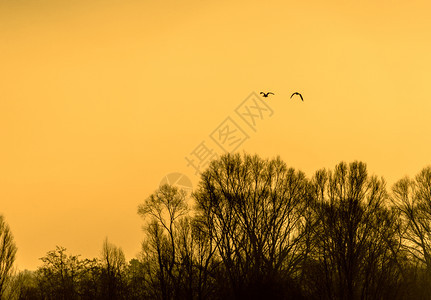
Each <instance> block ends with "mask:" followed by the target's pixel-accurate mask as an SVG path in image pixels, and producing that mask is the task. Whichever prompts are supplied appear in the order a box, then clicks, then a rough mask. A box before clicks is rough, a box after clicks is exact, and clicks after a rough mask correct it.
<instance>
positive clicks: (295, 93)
mask: <svg viewBox="0 0 431 300" xmlns="http://www.w3.org/2000/svg"><path fill="white" fill-rule="evenodd" d="M295 95H298V96H299V97H301V100H302V101H304V98H302V95H301V94H300V93H298V92H294V93H293V94H292V96H290V99H292V97H293V96H295Z"/></svg>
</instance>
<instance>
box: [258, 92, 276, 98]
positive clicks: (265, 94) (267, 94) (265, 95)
mask: <svg viewBox="0 0 431 300" xmlns="http://www.w3.org/2000/svg"><path fill="white" fill-rule="evenodd" d="M260 94H261V95H263V96H264V97H265V98H267V97H268V96H269V94H272V95H275V94H274V93H272V92H268V93H264V92H260Z"/></svg>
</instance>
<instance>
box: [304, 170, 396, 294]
mask: <svg viewBox="0 0 431 300" xmlns="http://www.w3.org/2000/svg"><path fill="white" fill-rule="evenodd" d="M312 184H313V186H314V188H313V193H312V194H313V197H314V209H315V213H316V215H315V217H316V220H317V222H316V225H315V226H314V227H313V230H314V237H315V238H314V243H315V248H314V250H313V254H312V255H311V259H312V260H314V261H315V262H317V264H316V266H315V267H314V269H312V273H311V277H312V278H311V279H310V278H309V280H310V281H311V282H312V283H313V287H312V288H313V289H315V294H319V295H320V296H319V297H320V298H323V299H384V298H385V297H386V298H391V299H395V298H394V297H395V295H397V286H398V283H399V279H400V270H399V268H398V263H397V254H398V251H399V249H400V243H399V240H397V239H396V233H397V230H398V228H397V226H396V224H397V223H396V215H395V214H394V213H393V212H391V211H390V210H389V209H387V208H386V205H385V201H386V200H387V198H388V195H387V192H386V189H385V182H384V180H383V179H378V178H377V177H374V176H373V177H370V176H368V174H367V169H366V165H365V164H364V163H361V162H353V163H351V164H350V165H347V164H346V163H340V164H338V165H337V166H336V167H335V170H334V171H327V170H320V171H317V172H316V174H315V176H314V177H313V180H312ZM313 278H314V280H313Z"/></svg>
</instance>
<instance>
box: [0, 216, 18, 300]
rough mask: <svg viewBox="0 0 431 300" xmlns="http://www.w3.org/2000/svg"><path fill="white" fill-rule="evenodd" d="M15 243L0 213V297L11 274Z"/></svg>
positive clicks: (15, 249)
mask: <svg viewBox="0 0 431 300" xmlns="http://www.w3.org/2000/svg"><path fill="white" fill-rule="evenodd" d="M16 251H17V248H16V245H15V242H14V239H13V235H12V232H11V230H10V228H9V225H8V224H7V223H6V221H5V220H4V217H3V216H2V215H0V298H1V299H3V298H2V297H3V294H4V292H5V290H6V287H7V284H8V283H9V281H10V279H11V276H12V267H13V263H14V261H15V255H16Z"/></svg>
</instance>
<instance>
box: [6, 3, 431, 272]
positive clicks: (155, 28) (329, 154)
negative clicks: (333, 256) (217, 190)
mask: <svg viewBox="0 0 431 300" xmlns="http://www.w3.org/2000/svg"><path fill="white" fill-rule="evenodd" d="M430 11H431V4H430V2H429V1H415V0H413V1H405V0H403V1H397V0H396V1H376V0H366V1H275V0H268V1H250V0H248V1H191V0H185V1H153V0H142V1H120V0H118V1H112V0H104V1H102V0H95V1H79V0H76V1H48V0H45V1H42V0H40V1H37V0H27V1H12V0H2V1H0V214H2V215H4V217H5V219H6V222H7V223H8V224H9V225H10V227H11V230H12V233H13V235H14V237H15V241H16V244H17V247H18V253H17V259H16V266H17V267H18V268H19V269H36V268H37V266H39V265H41V261H40V260H39V258H40V257H43V256H44V255H45V254H46V252H47V251H49V250H53V249H55V246H56V245H59V246H64V247H66V248H67V249H68V252H69V253H71V254H81V255H82V256H83V257H88V258H92V257H97V256H99V254H100V251H101V248H102V243H103V240H104V239H105V237H108V239H109V241H110V242H112V243H113V244H115V245H117V246H120V247H122V249H123V250H124V252H125V255H126V259H127V260H130V259H131V258H133V257H135V256H136V255H137V253H138V252H139V251H140V243H141V241H142V239H143V232H142V230H141V226H142V224H143V220H142V219H141V218H140V217H139V216H138V214H137V206H138V205H139V204H140V203H142V202H143V201H144V200H145V198H146V197H148V196H149V195H150V194H151V193H152V192H154V190H155V189H156V188H157V187H158V185H159V183H160V181H161V180H162V179H163V178H164V177H165V176H166V175H167V174H169V173H171V172H180V173H183V174H185V175H186V176H188V177H189V178H190V179H191V181H192V183H193V185H194V186H196V185H197V183H198V179H199V178H198V176H196V175H195V170H194V169H193V168H192V167H191V166H190V165H188V163H187V160H186V159H185V158H186V157H189V158H190V157H192V156H193V153H194V151H195V150H197V149H198V147H199V145H201V146H202V142H204V143H205V144H204V145H206V146H207V147H208V149H211V150H212V151H213V153H218V154H221V153H222V150H220V147H219V148H217V146H218V145H217V144H216V142H215V139H213V138H214V137H215V138H217V136H218V137H220V135H217V134H218V133H219V132H218V131H217V130H218V129H221V128H227V127H223V126H225V125H226V123H225V122H234V123H230V126H232V124H236V125H237V127H238V128H237V130H238V131H237V133H238V132H243V136H248V138H247V139H246V140H244V141H243V143H242V144H241V145H240V146H238V147H237V148H236V149H235V151H239V152H243V151H246V152H247V153H251V154H254V153H257V154H259V155H260V156H261V157H263V158H273V157H275V156H277V155H280V157H281V158H282V159H283V160H284V161H285V162H286V163H287V164H288V165H289V166H291V167H294V168H296V169H300V170H302V171H304V172H305V173H306V174H307V175H308V176H312V174H313V173H314V171H316V170H318V169H320V168H333V167H334V166H335V164H337V163H338V162H340V161H346V162H350V161H353V160H361V161H364V162H366V163H367V165H368V169H369V172H370V173H371V174H375V175H378V176H383V177H384V178H385V179H386V180H387V182H388V187H390V186H391V185H392V184H393V183H394V182H395V181H396V180H398V179H401V178H402V177H403V176H405V175H408V176H414V175H416V174H417V173H418V172H419V171H420V170H421V169H422V168H423V167H425V166H427V165H429V164H430V163H431V140H430V133H431V122H430V120H429V119H430V113H431V84H430V80H431V18H430ZM260 91H272V92H274V93H275V95H273V96H270V97H268V98H264V99H265V100H264V101H263V100H262V99H261V100H256V99H260V98H258V97H255V96H253V95H252V93H253V92H255V93H256V94H258V93H259V92H260ZM293 92H300V93H302V95H303V96H304V102H301V100H300V99H299V98H298V97H293V98H292V99H290V95H291V94H292V93H293ZM250 95H252V96H251V98H247V97H249V96H250ZM253 99H254V100H256V103H259V105H263V106H261V107H265V111H262V112H263V115H262V116H263V117H261V118H259V119H256V120H257V121H256V122H257V123H256V126H255V127H251V126H248V125H247V124H246V122H245V119H242V118H241V117H240V114H238V113H237V111H241V109H243V108H244V105H246V104H247V101H254V100H253ZM259 101H260V102H259ZM265 105H266V106H265ZM237 108H239V109H237ZM255 113H256V114H257V113H258V111H255ZM227 118H230V119H227ZM226 120H228V121H226ZM253 129H254V130H253ZM211 135H212V137H213V138H211ZM235 141H236V140H235V139H232V143H233V142H235ZM232 147H233V146H232ZM229 150H230V149H229Z"/></svg>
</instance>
